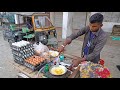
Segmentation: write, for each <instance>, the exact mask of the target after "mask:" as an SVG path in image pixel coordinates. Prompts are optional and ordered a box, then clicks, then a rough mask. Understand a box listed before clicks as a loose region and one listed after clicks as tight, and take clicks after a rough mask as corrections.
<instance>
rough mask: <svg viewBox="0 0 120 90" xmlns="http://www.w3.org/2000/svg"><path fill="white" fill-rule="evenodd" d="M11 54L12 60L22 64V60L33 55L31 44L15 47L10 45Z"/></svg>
mask: <svg viewBox="0 0 120 90" xmlns="http://www.w3.org/2000/svg"><path fill="white" fill-rule="evenodd" d="M12 54H13V57H14V61H15V62H16V63H19V64H24V60H25V59H26V58H29V57H31V56H33V55H34V48H33V44H27V45H26V46H22V47H17V46H14V45H12Z"/></svg>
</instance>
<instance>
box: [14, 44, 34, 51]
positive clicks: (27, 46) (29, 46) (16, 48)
mask: <svg viewBox="0 0 120 90" xmlns="http://www.w3.org/2000/svg"><path fill="white" fill-rule="evenodd" d="M31 47H32V48H33V44H27V45H26V46H22V47H17V46H14V45H12V49H13V50H16V51H21V50H24V49H28V48H31Z"/></svg>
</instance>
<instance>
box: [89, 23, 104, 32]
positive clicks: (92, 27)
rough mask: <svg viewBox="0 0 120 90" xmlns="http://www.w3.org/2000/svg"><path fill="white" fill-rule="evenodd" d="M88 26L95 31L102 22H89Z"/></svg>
mask: <svg viewBox="0 0 120 90" xmlns="http://www.w3.org/2000/svg"><path fill="white" fill-rule="evenodd" d="M89 27H90V31H92V32H97V31H98V30H99V29H100V28H101V27H102V24H101V23H90V24H89Z"/></svg>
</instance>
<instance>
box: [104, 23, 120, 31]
mask: <svg viewBox="0 0 120 90" xmlns="http://www.w3.org/2000/svg"><path fill="white" fill-rule="evenodd" d="M114 25H120V23H115V22H103V27H102V29H103V30H104V31H105V32H110V33H111V32H112V28H113V26H114Z"/></svg>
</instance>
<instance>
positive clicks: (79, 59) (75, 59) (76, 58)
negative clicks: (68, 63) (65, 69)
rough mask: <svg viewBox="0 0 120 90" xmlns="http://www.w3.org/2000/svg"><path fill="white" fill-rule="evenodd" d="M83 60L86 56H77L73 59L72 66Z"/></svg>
mask: <svg viewBox="0 0 120 90" xmlns="http://www.w3.org/2000/svg"><path fill="white" fill-rule="evenodd" d="M83 61H85V58H80V57H75V58H74V59H73V60H72V67H77V66H78V65H79V64H80V63H81V62H83Z"/></svg>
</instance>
